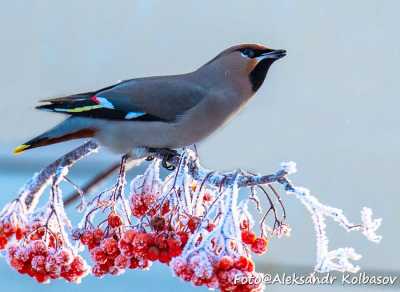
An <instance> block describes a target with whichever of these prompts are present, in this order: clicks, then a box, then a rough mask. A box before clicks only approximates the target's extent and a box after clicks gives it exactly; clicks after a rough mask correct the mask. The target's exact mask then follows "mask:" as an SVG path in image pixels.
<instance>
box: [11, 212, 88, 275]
mask: <svg viewBox="0 0 400 292" xmlns="http://www.w3.org/2000/svg"><path fill="white" fill-rule="evenodd" d="M59 216H60V214H58V213H57V211H55V210H54V209H51V210H46V211H45V212H40V213H38V214H34V215H33V216H32V220H31V223H29V224H28V225H27V226H25V232H24V234H23V237H22V238H18V237H16V240H17V241H16V242H15V243H13V244H12V245H10V246H9V247H8V250H7V252H8V258H9V263H10V266H11V267H12V268H14V269H15V270H17V271H18V272H19V273H21V274H26V275H28V276H30V277H32V278H35V279H36V280H37V281H38V282H39V283H44V282H48V281H49V280H50V279H59V278H63V279H65V280H66V281H68V282H75V283H79V282H80V281H81V279H82V278H83V277H85V276H86V275H87V274H88V271H89V268H88V266H87V264H86V262H85V260H84V259H83V258H82V257H81V256H79V255H77V254H76V253H75V252H74V250H73V248H72V247H71V246H70V244H69V242H68V240H67V239H66V237H65V236H66V234H65V232H64V230H63V227H62V226H60V225H59V221H58V220H59V219H60V217H59Z"/></svg>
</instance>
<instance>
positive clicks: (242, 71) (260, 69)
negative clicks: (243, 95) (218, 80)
mask: <svg viewBox="0 0 400 292" xmlns="http://www.w3.org/2000/svg"><path fill="white" fill-rule="evenodd" d="M284 56H286V51H285V50H273V49H270V48H268V47H266V46H263V45H260V44H241V45H237V46H233V47H230V48H228V49H226V50H224V51H223V52H221V53H220V54H219V55H217V56H216V57H215V58H214V59H212V60H211V61H210V62H208V63H207V64H206V65H204V66H210V67H213V68H214V70H215V69H217V70H218V71H220V70H221V72H223V73H224V74H225V75H228V77H230V78H232V79H233V80H234V79H237V80H236V81H239V82H240V81H241V80H245V81H244V82H249V85H250V87H251V90H252V91H253V92H256V91H257V90H258V89H259V88H260V86H261V85H262V83H263V82H264V80H265V77H266V75H267V73H268V69H269V68H270V66H271V65H272V63H274V62H275V61H276V60H278V59H280V58H283V57H284ZM204 66H203V67H204Z"/></svg>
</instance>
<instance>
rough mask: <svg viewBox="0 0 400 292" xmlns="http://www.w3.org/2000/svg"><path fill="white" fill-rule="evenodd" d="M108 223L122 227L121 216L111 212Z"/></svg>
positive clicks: (111, 225) (113, 226)
mask: <svg viewBox="0 0 400 292" xmlns="http://www.w3.org/2000/svg"><path fill="white" fill-rule="evenodd" d="M108 225H110V227H112V228H116V227H120V226H121V225H122V219H121V217H120V216H119V215H118V214H117V213H115V212H111V213H110V215H108Z"/></svg>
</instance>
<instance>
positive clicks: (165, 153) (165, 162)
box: [146, 148, 179, 171]
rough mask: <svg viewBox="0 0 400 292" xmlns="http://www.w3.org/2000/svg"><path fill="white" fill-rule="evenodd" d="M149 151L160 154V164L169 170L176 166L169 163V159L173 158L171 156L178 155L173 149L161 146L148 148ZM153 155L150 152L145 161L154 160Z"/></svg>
mask: <svg viewBox="0 0 400 292" xmlns="http://www.w3.org/2000/svg"><path fill="white" fill-rule="evenodd" d="M149 150H150V152H153V153H156V154H159V155H161V156H162V162H161V165H162V166H163V167H164V168H165V169H166V170H169V171H173V170H175V169H176V166H175V165H174V164H173V163H171V161H172V160H173V158H175V157H177V156H179V153H178V151H176V150H173V149H168V148H162V149H149ZM154 158H155V155H152V154H150V155H149V156H148V157H147V158H146V160H147V161H151V160H154Z"/></svg>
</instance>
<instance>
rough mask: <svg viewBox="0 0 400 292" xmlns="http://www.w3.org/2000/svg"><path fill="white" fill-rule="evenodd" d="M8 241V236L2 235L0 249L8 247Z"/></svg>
mask: <svg viewBox="0 0 400 292" xmlns="http://www.w3.org/2000/svg"><path fill="white" fill-rule="evenodd" d="M7 242H8V240H7V237H5V236H3V235H2V236H0V250H2V249H4V248H5V247H6V245H7Z"/></svg>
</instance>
